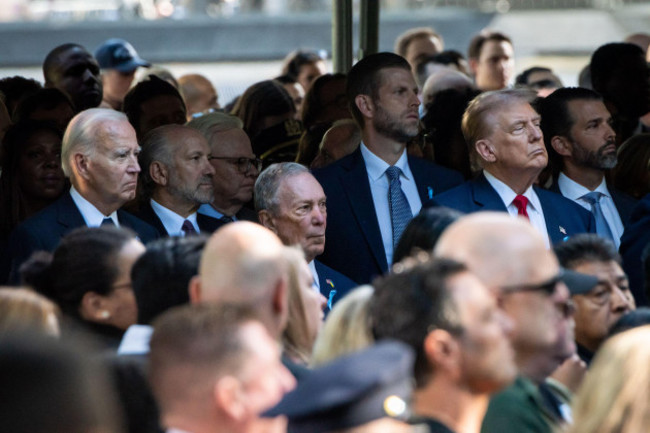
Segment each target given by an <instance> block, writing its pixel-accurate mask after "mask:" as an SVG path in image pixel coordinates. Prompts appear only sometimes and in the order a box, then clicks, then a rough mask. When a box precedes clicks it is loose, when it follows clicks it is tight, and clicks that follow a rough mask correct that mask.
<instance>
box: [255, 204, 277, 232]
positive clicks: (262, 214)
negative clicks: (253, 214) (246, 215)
mask: <svg viewBox="0 0 650 433" xmlns="http://www.w3.org/2000/svg"><path fill="white" fill-rule="evenodd" d="M257 216H258V218H259V219H260V224H262V225H263V226H264V227H266V228H267V229H269V230H271V231H272V232H273V233H275V234H276V235H277V234H278V231H277V229H276V227H275V221H274V220H273V217H272V216H271V214H270V213H269V211H268V210H266V209H263V210H261V211H259V212H258V213H257Z"/></svg>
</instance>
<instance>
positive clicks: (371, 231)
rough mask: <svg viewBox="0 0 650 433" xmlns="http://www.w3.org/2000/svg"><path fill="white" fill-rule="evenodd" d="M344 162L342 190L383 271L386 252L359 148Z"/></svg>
mask: <svg viewBox="0 0 650 433" xmlns="http://www.w3.org/2000/svg"><path fill="white" fill-rule="evenodd" d="M346 162H348V164H346V165H344V166H342V168H343V169H344V173H343V174H342V175H341V183H342V186H343V190H344V191H345V192H346V194H347V198H348V201H349V204H350V208H352V213H353V214H354V217H355V218H356V220H357V223H358V224H359V227H360V228H361V232H362V233H363V236H364V237H365V238H366V242H368V245H369V246H370V251H371V252H372V255H373V256H374V258H375V261H376V262H377V264H378V266H379V268H380V269H381V270H382V271H385V270H387V269H388V262H387V261H386V252H385V251H384V245H383V242H382V239H381V231H380V230H379V223H378V222H377V214H376V212H375V204H374V202H373V200H372V192H371V191H370V182H369V181H368V172H367V171H366V164H365V162H364V161H363V156H361V150H359V149H357V150H356V151H355V153H354V155H353V158H351V159H350V160H348V161H346Z"/></svg>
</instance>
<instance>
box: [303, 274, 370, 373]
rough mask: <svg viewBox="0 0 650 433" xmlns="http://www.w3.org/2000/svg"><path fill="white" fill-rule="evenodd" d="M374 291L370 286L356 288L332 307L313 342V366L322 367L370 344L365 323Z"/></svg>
mask: <svg viewBox="0 0 650 433" xmlns="http://www.w3.org/2000/svg"><path fill="white" fill-rule="evenodd" d="M373 291H374V290H373V288H372V287H371V286H361V287H357V288H356V289H354V290H352V291H351V292H350V293H348V294H347V295H346V296H345V297H344V298H343V299H341V300H340V301H339V302H337V303H336V304H335V305H334V308H333V309H332V311H331V312H330V314H329V315H328V316H327V320H326V321H325V325H324V326H323V329H322V330H321V332H320V334H319V336H318V339H316V344H315V345H314V351H313V354H312V359H311V364H312V366H317V365H321V364H325V363H327V362H329V361H331V360H333V359H336V358H338V357H339V356H342V355H345V354H348V353H351V352H356V351H357V350H360V349H363V348H365V347H367V346H370V345H371V344H372V343H373V338H372V333H371V331H370V325H369V323H368V302H369V301H370V298H371V297H372V293H373Z"/></svg>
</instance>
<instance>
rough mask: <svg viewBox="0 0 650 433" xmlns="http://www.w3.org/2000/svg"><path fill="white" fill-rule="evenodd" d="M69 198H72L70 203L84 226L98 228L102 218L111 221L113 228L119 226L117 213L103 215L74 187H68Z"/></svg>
mask: <svg viewBox="0 0 650 433" xmlns="http://www.w3.org/2000/svg"><path fill="white" fill-rule="evenodd" d="M70 197H72V201H73V202H74V204H75V205H76V206H77V209H79V212H80V213H81V216H82V217H83V219H84V221H86V226H88V227H99V226H101V225H102V222H103V221H104V218H110V219H112V220H113V224H115V227H119V226H120V222H119V221H118V219H117V211H113V213H112V214H110V215H104V214H103V213H101V212H100V211H99V209H97V208H96V207H95V205H93V204H92V203H91V202H89V201H88V200H86V199H85V198H83V197H82V195H81V194H79V191H77V190H76V189H75V188H74V186H73V187H70Z"/></svg>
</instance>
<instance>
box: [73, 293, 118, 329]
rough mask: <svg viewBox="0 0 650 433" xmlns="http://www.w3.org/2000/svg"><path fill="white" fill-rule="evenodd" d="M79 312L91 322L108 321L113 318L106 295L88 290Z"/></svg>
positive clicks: (82, 299)
mask: <svg viewBox="0 0 650 433" xmlns="http://www.w3.org/2000/svg"><path fill="white" fill-rule="evenodd" d="M79 314H80V315H81V317H82V318H83V319H86V320H88V321H90V322H98V323H106V322H107V321H108V320H109V319H110V318H111V308H110V305H109V303H108V300H107V299H106V297H105V296H102V295H99V294H97V293H95V292H86V293H85V294H84V295H83V297H82V298H81V303H80V304H79Z"/></svg>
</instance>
